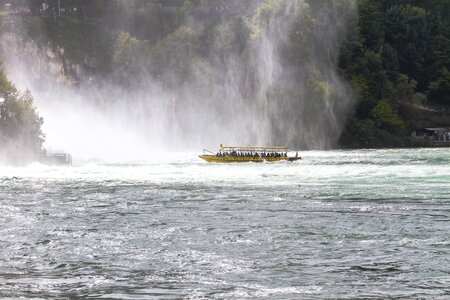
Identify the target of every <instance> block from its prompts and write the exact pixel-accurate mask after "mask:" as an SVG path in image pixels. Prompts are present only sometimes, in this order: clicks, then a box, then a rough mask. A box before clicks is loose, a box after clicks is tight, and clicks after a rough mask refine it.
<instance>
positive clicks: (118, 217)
mask: <svg viewBox="0 0 450 300" xmlns="http://www.w3.org/2000/svg"><path fill="white" fill-rule="evenodd" d="M302 154H303V155H302V156H303V160H301V161H298V162H293V163H288V162H280V163H261V164H258V163H237V164H213V163H206V162H203V161H201V160H200V159H199V158H198V157H196V156H195V154H193V153H181V154H170V155H158V156H157V158H156V159H155V160H153V161H147V162H140V163H134V164H99V163H77V162H76V161H75V164H74V166H72V167H48V166H42V165H31V166H28V167H24V168H12V167H0V216H1V217H0V245H1V248H0V250H1V251H0V297H11V298H18V297H25V298H46V299H47V298H57V299H61V298H87V299H89V298H107V299H114V298H117V299H149V298H152V299H153V298H156V299H158V298H160V299H210V298H212V299H236V298H237V299H242V298H260V299H329V298H348V299H354V298H406V299H411V298H432V299H448V298H449V297H450V150H449V149H413V150H403V149H400V150H359V151H309V152H304V153H302Z"/></svg>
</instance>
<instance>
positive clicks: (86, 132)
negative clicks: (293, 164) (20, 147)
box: [1, 1, 356, 161]
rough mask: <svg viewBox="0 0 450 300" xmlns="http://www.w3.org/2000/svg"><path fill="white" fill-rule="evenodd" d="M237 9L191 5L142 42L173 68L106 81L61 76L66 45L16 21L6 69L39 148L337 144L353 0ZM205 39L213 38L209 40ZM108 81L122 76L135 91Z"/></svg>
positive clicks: (135, 150) (126, 154)
mask: <svg viewBox="0 0 450 300" xmlns="http://www.w3.org/2000/svg"><path fill="white" fill-rule="evenodd" d="M227 3H230V5H231V4H232V3H233V2H227ZM239 7H240V13H241V14H242V15H243V17H236V16H234V15H233V12H231V13H230V14H228V15H219V17H218V16H217V15H206V14H201V13H199V11H196V10H191V11H188V13H187V15H186V17H185V18H184V21H183V23H182V24H181V25H180V27H179V28H178V29H177V30H176V31H175V32H172V33H170V34H169V36H168V37H166V38H165V39H163V40H162V41H160V43H158V44H156V45H151V46H149V47H151V50H152V51H154V52H155V53H158V51H160V52H164V51H168V50H170V52H168V53H167V56H168V59H170V60H171V61H173V63H171V64H169V67H168V68H165V69H163V70H162V71H161V72H159V73H157V75H155V73H152V72H151V71H152V69H151V68H150V71H149V70H147V69H145V70H143V71H142V72H138V73H127V72H129V70H128V71H127V70H125V69H122V68H114V67H113V69H112V74H111V77H109V78H108V77H107V78H102V77H95V76H93V75H92V74H88V72H85V70H83V68H82V67H81V66H73V68H74V69H75V70H77V74H78V76H79V78H78V79H77V80H78V81H77V82H76V84H74V82H71V78H70V77H69V76H66V75H67V74H62V73H61V69H62V64H63V62H62V60H61V53H63V52H64V50H65V49H56V50H55V49H54V48H51V47H45V46H42V45H38V44H37V43H36V42H34V41H32V40H30V39H27V38H26V37H24V36H23V35H22V33H21V24H20V19H18V18H17V19H16V20H15V24H13V26H12V28H13V30H12V31H11V33H8V34H5V35H3V36H2V38H1V48H2V53H3V57H4V67H5V69H6V72H7V74H8V76H9V78H10V79H11V80H12V81H13V82H14V83H15V84H16V85H17V86H18V87H19V88H21V89H26V88H27V89H30V90H31V92H32V94H33V96H34V98H35V104H36V106H37V108H38V110H39V113H40V114H41V115H42V116H43V117H44V127H43V131H44V132H45V133H46V137H47V140H46V145H45V146H46V147H47V148H48V149H49V150H53V151H60V150H63V151H67V152H70V153H71V154H72V155H73V156H74V158H75V159H76V160H77V159H79V160H104V161H121V160H125V161H129V160H132V161H136V160H145V159H146V158H147V157H148V153H150V152H155V151H168V150H172V151H173V150H200V149H202V148H212V150H213V149H216V148H217V146H218V144H220V143H223V144H237V145H251V144H260V145H274V144H276V145H286V146H289V147H292V148H301V149H306V148H315V149H327V148H330V147H332V146H335V145H336V141H337V139H338V138H339V134H340V132H341V130H342V128H343V125H344V121H345V119H346V117H347V114H348V112H349V110H350V109H351V106H352V99H353V97H352V92H351V90H350V89H349V87H348V85H347V84H346V83H345V81H344V80H343V79H342V78H340V76H339V75H338V71H337V60H338V56H339V49H340V46H341V43H342V42H343V41H344V40H345V37H346V32H347V27H348V26H349V24H350V22H351V20H353V18H354V17H355V15H356V9H355V5H354V3H353V1H339V3H335V2H331V3H330V2H328V1H323V2H315V1H314V2H313V1H246V2H245V4H243V3H242V2H240V3H239ZM242 12H244V13H242ZM119 23H120V20H117V24H119ZM135 26H136V27H139V24H136V25H135ZM148 30H152V29H151V28H149V29H148ZM206 35H207V36H209V37H214V38H210V39H209V40H208V45H207V46H206V45H205V44H204V41H203V40H202V39H201V38H202V37H203V36H206ZM191 37H192V39H191ZM184 39H185V43H186V44H185V46H186V47H179V44H180V43H181V44H182V42H179V43H178V41H179V40H183V41H184ZM174 40H175V41H176V42H173V41H174ZM237 41H240V43H237ZM171 43H173V44H171ZM177 43H178V44H177ZM192 43H193V44H194V45H192ZM164 46H165V47H166V48H164ZM192 47H193V48H194V49H195V51H194V52H193V51H192V50H190V49H191V48H192ZM158 49H160V50H158ZM161 49H162V50H161ZM205 51H206V52H205ZM299 53H301V55H299ZM161 55H162V54H161ZM299 57H301V59H299ZM135 59H136V60H137V61H143V62H145V57H139V56H138V57H135ZM66 63H67V62H66ZM154 65H156V63H155V64H154ZM180 70H181V71H180ZM180 74H181V75H180ZM114 76H122V77H123V78H128V79H129V80H130V82H131V86H132V88H130V87H129V86H128V87H125V86H123V85H121V84H118V83H117V81H114V80H111V78H112V77H114Z"/></svg>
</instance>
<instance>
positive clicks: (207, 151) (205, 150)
mask: <svg viewBox="0 0 450 300" xmlns="http://www.w3.org/2000/svg"><path fill="white" fill-rule="evenodd" d="M207 153H208V154H213V155H216V153H215V152H212V151H209V150H208V149H203V154H204V155H205V154H207Z"/></svg>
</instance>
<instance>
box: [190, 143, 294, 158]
mask: <svg viewBox="0 0 450 300" xmlns="http://www.w3.org/2000/svg"><path fill="white" fill-rule="evenodd" d="M288 151H289V149H288V147H280V146H269V147H267V146H266V147H263V146H233V147H230V146H223V145H222V144H220V149H219V151H218V152H215V153H214V152H212V151H209V150H206V149H203V155H199V157H200V158H201V159H203V160H206V161H207V162H250V161H252V162H263V161H296V160H299V159H301V158H300V157H299V156H298V151H296V154H295V156H288V155H287V153H288Z"/></svg>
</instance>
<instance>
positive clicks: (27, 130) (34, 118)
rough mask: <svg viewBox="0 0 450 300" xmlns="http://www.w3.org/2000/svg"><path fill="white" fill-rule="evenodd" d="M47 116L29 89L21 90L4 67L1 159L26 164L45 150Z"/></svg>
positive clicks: (0, 85) (0, 94)
mask: <svg viewBox="0 0 450 300" xmlns="http://www.w3.org/2000/svg"><path fill="white" fill-rule="evenodd" d="M42 123H43V119H42V118H41V117H40V116H39V115H38V114H37V112H36V108H35V107H34V106H33V97H32V96H31V93H30V92H29V91H25V92H20V91H18V90H17V89H16V87H15V86H14V84H13V83H12V82H10V81H9V80H8V79H7V77H6V75H5V73H4V72H2V71H0V162H3V163H13V164H23V163H27V162H31V161H33V160H37V159H38V158H39V156H40V155H41V152H42V143H43V142H44V134H43V133H42V130H41V126H42Z"/></svg>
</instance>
